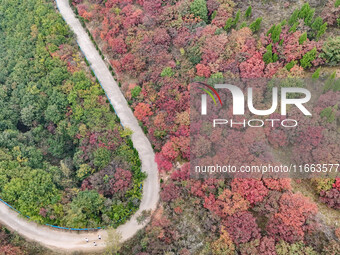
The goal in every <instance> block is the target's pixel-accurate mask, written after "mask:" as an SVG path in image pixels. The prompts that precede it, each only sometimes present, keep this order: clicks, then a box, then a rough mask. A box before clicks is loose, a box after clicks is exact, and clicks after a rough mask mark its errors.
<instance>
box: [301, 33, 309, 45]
mask: <svg viewBox="0 0 340 255" xmlns="http://www.w3.org/2000/svg"><path fill="white" fill-rule="evenodd" d="M306 40H307V32H304V33H303V34H302V35H301V36H300V37H299V44H300V45H302V44H303V43H304V42H305V41H306Z"/></svg>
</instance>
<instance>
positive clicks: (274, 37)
mask: <svg viewBox="0 0 340 255" xmlns="http://www.w3.org/2000/svg"><path fill="white" fill-rule="evenodd" d="M281 31H282V27H281V24H278V25H277V26H275V28H274V29H273V31H272V33H271V38H272V40H273V43H277V42H278V41H280V35H281Z"/></svg>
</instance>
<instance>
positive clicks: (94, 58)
mask: <svg viewBox="0 0 340 255" xmlns="http://www.w3.org/2000/svg"><path fill="white" fill-rule="evenodd" d="M56 3H57V6H58V9H59V11H60V13H61V15H62V16H63V18H64V20H65V21H66V23H67V24H68V25H69V26H70V28H71V29H72V30H73V32H74V33H75V35H76V37H77V42H78V44H79V47H80V48H81V50H82V52H83V54H84V55H85V57H86V59H87V60H88V62H89V63H90V66H91V68H92V70H93V72H94V73H95V75H96V77H97V78H98V80H99V82H100V83H101V85H102V87H103V89H104V90H105V93H106V95H107V97H108V99H109V100H110V102H111V104H112V106H113V107H114V109H115V111H116V114H117V115H118V117H119V118H120V121H121V123H122V124H123V126H124V127H128V128H130V129H131V130H132V131H133V134H132V137H131V139H132V142H133V145H134V147H135V148H136V149H137V151H138V153H139V157H140V159H141V161H142V171H143V172H146V173H147V179H146V180H145V181H144V186H143V198H142V201H141V204H140V207H139V210H138V211H137V212H136V213H135V214H134V215H133V216H132V217H131V218H130V220H129V221H127V222H126V223H125V224H124V225H121V226H119V227H118V228H117V231H118V232H120V234H121V236H122V242H123V241H126V240H127V239H129V238H131V237H132V236H133V235H135V234H136V233H137V231H138V230H140V229H142V228H143V227H144V226H145V225H146V224H147V223H148V222H144V223H143V224H141V225H139V224H138V222H137V216H138V215H140V213H141V212H142V211H143V210H152V211H153V210H155V209H156V207H157V203H158V200H159V191H160V187H159V180H158V169H157V164H156V163H155V160H154V159H155V155H154V152H153V149H152V146H151V144H150V142H149V140H148V139H147V137H146V136H145V134H144V133H143V131H142V129H141V127H140V126H139V125H138V122H137V120H136V118H135V116H134V115H133V113H132V111H131V109H130V107H129V105H128V104H127V102H126V100H125V98H124V96H123V94H122V92H121V91H120V89H119V86H118V84H117V82H116V81H115V80H114V79H113V77H112V75H111V73H110V71H109V70H108V68H107V66H106V65H105V63H104V61H103V60H102V58H101V56H100V55H99V53H98V52H97V50H96V48H95V47H94V45H93V43H92V42H91V40H90V38H89V36H88V35H87V33H86V31H85V29H84V28H83V27H82V25H81V24H80V22H79V20H78V19H77V18H76V17H75V14H74V13H73V11H72V9H71V7H70V6H69V2H68V0H56ZM0 222H1V223H2V224H4V225H5V226H7V227H8V228H9V229H12V230H14V231H16V232H18V233H19V234H20V235H21V236H23V237H25V238H26V239H29V240H32V241H35V242H38V243H39V244H41V245H43V246H45V247H48V248H52V249H57V250H59V251H63V252H67V251H69V252H72V251H78V250H79V251H99V250H101V249H104V248H105V240H106V239H107V232H106V231H105V230H100V231H98V232H86V233H77V232H70V231H60V230H55V229H52V228H49V227H46V226H41V225H37V224H36V223H34V222H31V221H28V220H27V219H26V218H23V217H21V216H20V215H18V213H16V212H15V211H13V210H11V209H9V208H8V207H7V206H6V205H5V204H3V203H1V202H0ZM98 234H100V235H101V236H102V240H97V239H98V238H97V235H98ZM85 238H88V239H89V240H90V242H89V243H86V242H85ZM93 241H96V243H97V246H96V247H95V246H94V245H93Z"/></svg>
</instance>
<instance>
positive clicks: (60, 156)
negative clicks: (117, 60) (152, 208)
mask: <svg viewBox="0 0 340 255" xmlns="http://www.w3.org/2000/svg"><path fill="white" fill-rule="evenodd" d="M0 13H1V16H2V19H1V23H0V29H1V31H2V33H1V35H0V44H1V46H2V47H1V50H0V55H1V60H0V67H1V69H0V93H1V100H0V104H1V109H0V116H1V121H0V155H1V160H0V197H1V198H2V199H4V200H5V201H6V202H8V203H9V204H11V205H12V206H14V207H15V208H16V209H18V210H19V211H21V212H22V213H23V214H24V215H27V216H30V218H31V219H32V220H34V221H37V222H39V223H48V224H54V225H60V226H66V227H76V228H79V227H80V228H83V227H99V226H105V225H112V226H117V225H118V224H119V223H120V222H124V221H125V220H126V219H127V217H128V216H129V215H131V214H132V213H133V212H134V211H135V210H136V209H137V208H138V205H139V201H140V198H141V190H140V186H141V183H142V180H143V178H144V176H143V174H142V173H141V171H140V161H139V158H138V153H137V152H136V151H135V149H134V148H133V147H132V143H131V141H130V139H129V133H128V132H127V131H126V130H124V129H123V128H122V127H121V125H120V123H119V120H118V118H117V116H115V114H114V113H113V112H111V110H110V105H109V104H108V103H107V100H106V97H105V95H104V92H103V90H102V89H101V88H100V86H99V85H98V84H97V83H96V82H95V78H94V77H91V76H90V75H89V74H88V73H89V71H88V70H87V71H84V70H86V66H85V65H84V62H83V61H82V57H81V56H80V54H79V52H78V50H77V47H76V44H75V41H74V39H73V36H72V34H71V32H70V31H69V29H68V27H67V26H66V24H65V22H64V21H63V19H62V18H61V17H60V16H59V15H58V14H57V13H56V12H55V10H54V7H53V6H52V5H51V4H49V3H46V2H45V1H44V0H40V1H32V0H27V1H20V5H18V1H10V2H8V1H3V2H2V3H1V6H0ZM104 173H105V174H104ZM104 175H105V178H104V179H103V178H101V177H102V176H104ZM122 178H125V179H124V182H122V181H121V180H120V179H122ZM106 188H109V189H112V190H114V191H115V192H114V193H106V192H105V189H106Z"/></svg>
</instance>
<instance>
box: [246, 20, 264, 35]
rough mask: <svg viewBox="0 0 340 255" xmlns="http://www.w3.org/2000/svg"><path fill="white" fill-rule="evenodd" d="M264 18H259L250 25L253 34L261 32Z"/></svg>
mask: <svg viewBox="0 0 340 255" xmlns="http://www.w3.org/2000/svg"><path fill="white" fill-rule="evenodd" d="M261 22H262V18H257V19H256V20H255V21H254V22H253V23H251V24H250V26H249V28H250V29H251V31H252V32H253V33H255V32H256V31H259V30H260V27H261Z"/></svg>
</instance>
